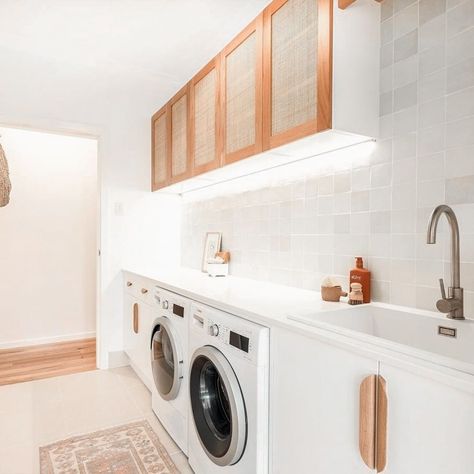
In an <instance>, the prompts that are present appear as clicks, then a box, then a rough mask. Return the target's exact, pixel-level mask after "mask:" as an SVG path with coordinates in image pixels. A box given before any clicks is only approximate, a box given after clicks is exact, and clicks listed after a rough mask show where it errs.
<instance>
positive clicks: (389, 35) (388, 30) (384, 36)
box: [380, 18, 393, 44]
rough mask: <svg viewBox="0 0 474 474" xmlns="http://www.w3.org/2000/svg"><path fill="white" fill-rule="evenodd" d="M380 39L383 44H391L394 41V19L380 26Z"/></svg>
mask: <svg viewBox="0 0 474 474" xmlns="http://www.w3.org/2000/svg"><path fill="white" fill-rule="evenodd" d="M380 38H381V41H382V44H386V43H390V41H393V18H389V19H388V20H385V21H383V22H382V23H381V25H380Z"/></svg>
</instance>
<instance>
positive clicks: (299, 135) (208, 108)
mask: <svg viewBox="0 0 474 474" xmlns="http://www.w3.org/2000/svg"><path fill="white" fill-rule="evenodd" d="M379 62H380V4H378V3H377V2H374V0H358V1H357V2H355V3H354V4H353V5H352V6H351V8H348V9H346V10H341V9H339V8H337V7H336V6H335V5H334V1H333V0H274V1H273V2H272V3H270V4H269V5H268V6H267V8H266V9H265V10H264V11H263V12H262V13H261V14H260V15H259V16H258V17H257V18H256V19H255V20H254V21H252V23H251V24H250V25H249V26H247V28H245V29H244V30H243V31H242V32H241V33H240V34H239V35H237V37H236V38H235V39H234V40H233V41H231V43H230V44H229V45H227V46H226V47H225V48H224V49H223V51H222V52H221V53H220V54H219V55H218V56H217V58H216V59H214V60H213V61H211V62H210V63H209V64H208V65H207V66H206V67H205V68H204V69H203V70H202V71H200V72H199V73H198V74H197V75H196V76H195V77H194V78H193V79H192V80H191V81H190V83H189V85H188V86H186V87H185V88H183V89H182V90H181V91H180V92H179V93H178V94H177V95H176V96H175V97H174V98H173V99H171V101H170V102H169V103H168V105H167V107H166V111H165V112H161V114H163V113H165V114H166V116H165V118H162V115H161V114H160V112H159V113H158V114H155V116H154V117H153V140H152V145H153V162H154V166H153V189H158V188H161V187H166V190H167V191H169V192H173V193H183V192H187V191H191V190H193V189H198V188H201V187H206V186H209V185H210V184H214V183H218V182H222V181H227V180H229V179H233V178H236V177H239V176H244V175H248V174H254V173H255V172H259V171H261V170H264V169H268V168H273V167H276V166H278V167H280V166H282V165H287V164H289V163H292V162H295V161H301V160H302V159H307V158H312V157H315V156H319V155H322V154H324V153H327V152H329V151H334V150H337V149H340V148H346V147H348V146H351V145H355V144H359V143H363V142H366V141H369V140H372V139H373V138H376V137H377V135H378V124H379V70H380V64H379ZM164 122H166V140H165V141H166V143H162V142H161V141H162V140H163V133H164V132H163V130H164V129H163V127H164V125H163V124H164ZM164 156H166V159H165V158H164Z"/></svg>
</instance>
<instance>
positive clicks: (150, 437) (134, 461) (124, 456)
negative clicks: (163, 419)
mask: <svg viewBox="0 0 474 474" xmlns="http://www.w3.org/2000/svg"><path fill="white" fill-rule="evenodd" d="M40 465H41V469H40V472H41V474H148V473H152V474H155V473H159V474H179V471H178V469H177V468H176V466H175V464H174V463H173V461H172V459H171V457H170V455H169V454H168V453H167V451H166V449H165V448H164V447H163V445H162V444H161V442H160V440H159V439H158V436H157V435H156V434H155V432H154V431H153V430H152V428H151V426H150V425H149V424H148V422H147V421H145V420H143V421H138V422H135V423H129V424H127V425H122V426H117V427H115V428H110V429H107V430H103V431H97V432H95V433H91V434H87V435H81V436H75V437H73V438H69V439H66V440H64V441H59V442H57V443H53V444H50V445H48V446H43V447H41V448H40Z"/></svg>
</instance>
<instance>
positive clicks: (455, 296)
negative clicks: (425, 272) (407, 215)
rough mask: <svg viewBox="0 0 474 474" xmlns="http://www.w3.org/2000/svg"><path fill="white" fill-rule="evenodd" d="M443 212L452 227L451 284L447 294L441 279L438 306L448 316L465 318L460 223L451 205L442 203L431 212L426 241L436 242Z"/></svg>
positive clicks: (428, 242) (429, 242)
mask: <svg viewBox="0 0 474 474" xmlns="http://www.w3.org/2000/svg"><path fill="white" fill-rule="evenodd" d="M442 214H444V215H445V216H446V218H447V220H448V223H449V227H450V229H451V286H450V287H449V288H448V295H447V296H446V291H445V289H444V281H443V279H442V278H440V279H439V285H440V288H441V299H440V300H438V301H437V303H436V307H437V308H438V310H439V311H440V312H441V313H447V314H446V316H447V317H448V318H450V319H465V318H464V295H463V289H462V288H461V272H460V252H459V225H458V220H457V218H456V214H455V213H454V211H453V210H452V209H451V208H450V207H449V206H446V205H444V204H442V205H441V206H438V207H437V208H436V209H435V210H434V211H433V213H432V214H431V217H430V220H429V223H428V233H427V238H426V243H427V244H435V243H436V230H437V228H438V221H439V218H440V217H441V215H442Z"/></svg>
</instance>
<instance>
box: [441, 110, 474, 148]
mask: <svg viewBox="0 0 474 474" xmlns="http://www.w3.org/2000/svg"><path fill="white" fill-rule="evenodd" d="M469 145H474V117H468V118H465V119H462V120H458V121H456V122H449V123H448V124H447V127H446V147H447V148H455V147H458V146H469Z"/></svg>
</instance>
